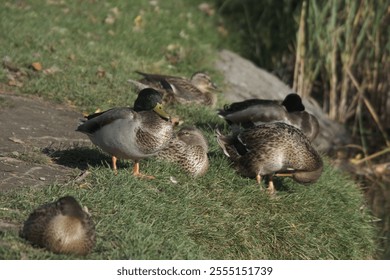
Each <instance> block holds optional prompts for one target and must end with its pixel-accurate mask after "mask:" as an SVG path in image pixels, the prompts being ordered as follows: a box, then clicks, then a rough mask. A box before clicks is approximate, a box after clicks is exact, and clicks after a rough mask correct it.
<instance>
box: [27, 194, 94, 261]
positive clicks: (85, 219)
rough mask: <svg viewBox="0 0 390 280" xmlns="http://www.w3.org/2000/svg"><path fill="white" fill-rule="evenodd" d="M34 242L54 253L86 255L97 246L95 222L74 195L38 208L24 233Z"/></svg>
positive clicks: (31, 216)
mask: <svg viewBox="0 0 390 280" xmlns="http://www.w3.org/2000/svg"><path fill="white" fill-rule="evenodd" d="M20 235H21V237H23V238H25V239H26V240H28V241H29V242H30V243H32V244H33V245H36V246H39V247H43V248H46V249H48V250H50V251H52V252H54V253H63V254H76V255H86V254H88V253H89V252H90V251H91V250H92V248H93V246H94V245H95V239H96V237H95V225H94V223H93V221H92V219H91V217H90V215H89V213H87V212H86V211H84V210H83V209H82V208H81V206H80V204H79V203H78V202H77V201H76V199H75V198H74V197H72V196H64V197H61V198H60V199H58V200H57V201H55V202H52V203H48V204H44V205H42V206H40V207H39V208H37V209H36V210H34V211H33V212H32V213H31V214H30V216H29V217H28V219H27V220H26V221H25V223H24V226H23V228H22V230H21V232H20Z"/></svg>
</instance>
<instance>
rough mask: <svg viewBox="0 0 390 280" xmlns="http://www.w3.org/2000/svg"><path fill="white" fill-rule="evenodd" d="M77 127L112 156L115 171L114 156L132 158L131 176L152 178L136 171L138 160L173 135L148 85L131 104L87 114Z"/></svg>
mask: <svg viewBox="0 0 390 280" xmlns="http://www.w3.org/2000/svg"><path fill="white" fill-rule="evenodd" d="M77 131H80V132H82V133H85V134H87V135H88V137H89V138H90V139H91V141H92V143H94V144H95V145H96V146H98V147H100V148H101V149H102V150H103V151H104V152H106V153H108V154H109V155H111V156H112V167H113V170H114V172H115V173H116V172H117V166H116V161H117V158H121V159H132V160H134V162H135V163H134V167H133V174H134V176H139V177H145V178H150V179H152V178H154V177H153V176H148V175H144V174H142V173H140V172H139V161H140V160H141V159H143V158H147V157H150V156H153V155H155V154H157V152H158V151H160V150H161V149H163V148H164V147H165V146H167V145H168V143H169V141H170V140H171V138H172V137H173V124H172V122H171V121H170V117H169V115H168V114H167V113H166V112H165V111H164V110H163V106H162V96H161V94H160V93H159V92H157V91H156V90H154V89H152V88H146V89H143V90H141V91H140V92H139V94H138V98H137V99H136V100H135V102H134V108H128V107H118V108H113V109H110V110H108V111H105V112H101V113H95V114H92V115H89V116H87V120H85V121H84V122H83V123H82V124H81V125H80V126H79V127H78V128H77Z"/></svg>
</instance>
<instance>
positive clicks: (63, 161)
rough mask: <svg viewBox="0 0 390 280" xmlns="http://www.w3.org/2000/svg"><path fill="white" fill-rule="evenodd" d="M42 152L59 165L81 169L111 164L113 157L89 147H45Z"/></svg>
mask: <svg viewBox="0 0 390 280" xmlns="http://www.w3.org/2000/svg"><path fill="white" fill-rule="evenodd" d="M42 152H43V153H44V154H46V155H48V156H49V157H50V158H51V159H52V160H53V161H54V162H55V163H56V164H58V165H63V166H67V167H70V168H78V169H81V170H86V169H88V166H94V167H95V166H102V165H108V166H109V165H110V164H111V158H110V157H109V156H108V155H106V154H104V153H102V152H101V151H99V150H97V149H93V148H89V147H74V148H70V149H66V150H56V149H52V148H44V149H43V150H42Z"/></svg>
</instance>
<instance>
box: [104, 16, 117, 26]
mask: <svg viewBox="0 0 390 280" xmlns="http://www.w3.org/2000/svg"><path fill="white" fill-rule="evenodd" d="M115 20H116V18H115V16H113V15H112V14H109V15H108V16H107V17H106V19H105V20H104V23H105V24H110V25H112V24H114V23H115Z"/></svg>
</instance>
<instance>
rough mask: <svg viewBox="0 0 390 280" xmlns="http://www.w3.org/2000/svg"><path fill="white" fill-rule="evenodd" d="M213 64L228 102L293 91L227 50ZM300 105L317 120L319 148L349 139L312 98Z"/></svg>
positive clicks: (281, 95)
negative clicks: (222, 79)
mask: <svg viewBox="0 0 390 280" xmlns="http://www.w3.org/2000/svg"><path fill="white" fill-rule="evenodd" d="M215 67H216V69H217V70H219V71H220V72H222V74H223V75H224V78H225V85H226V88H225V89H224V98H225V100H226V102H227V103H232V102H237V101H242V100H245V99H250V98H262V99H284V97H285V96H286V95H287V94H289V93H291V92H293V90H292V89H291V88H290V87H289V86H287V85H286V84H284V83H283V82H282V81H281V80H279V79H278V78H277V77H276V76H274V75H272V74H271V73H269V72H267V71H265V70H263V69H261V68H259V67H257V66H256V65H254V64H253V63H252V62H251V61H249V60H246V59H244V58H242V57H241V56H239V55H237V54H235V53H233V52H231V51H228V50H222V51H220V53H219V57H218V59H217V61H216V63H215ZM298 94H299V93H298ZM303 104H304V105H305V107H306V110H307V111H308V112H310V113H311V114H313V115H315V116H316V117H317V118H318V121H319V123H320V133H319V135H318V136H317V138H316V139H315V140H314V142H313V145H314V146H315V147H316V148H317V149H318V151H320V152H321V153H330V152H332V151H333V150H334V149H335V148H336V147H337V146H340V145H344V144H346V143H347V142H348V138H349V137H348V134H347V132H346V130H345V128H344V127H343V126H342V125H341V124H339V123H337V122H334V121H332V120H330V119H329V118H328V117H327V115H326V114H325V113H324V112H323V111H322V109H321V107H320V106H319V105H318V103H317V102H316V101H315V100H314V99H313V98H311V97H309V98H305V99H303Z"/></svg>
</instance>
